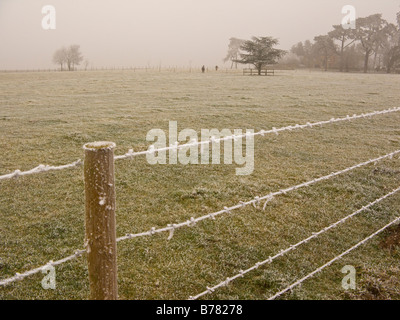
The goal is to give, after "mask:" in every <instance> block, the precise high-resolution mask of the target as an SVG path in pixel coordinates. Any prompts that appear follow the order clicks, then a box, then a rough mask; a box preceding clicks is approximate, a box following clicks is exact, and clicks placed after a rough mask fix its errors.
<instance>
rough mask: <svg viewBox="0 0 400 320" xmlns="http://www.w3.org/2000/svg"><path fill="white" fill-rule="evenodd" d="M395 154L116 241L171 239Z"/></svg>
mask: <svg viewBox="0 0 400 320" xmlns="http://www.w3.org/2000/svg"><path fill="white" fill-rule="evenodd" d="M397 154H400V150H397V151H394V152H392V153H388V154H386V155H384V156H381V157H378V158H375V159H371V160H368V161H365V162H363V163H360V164H357V165H355V166H352V167H349V168H346V169H344V170H340V171H337V172H333V173H331V174H328V175H326V176H323V177H320V178H316V179H314V180H310V181H307V182H304V183H301V184H298V185H296V186H293V187H290V188H286V189H281V190H279V191H276V192H273V193H270V194H268V195H266V196H263V197H258V196H257V197H255V198H254V199H252V200H250V201H247V202H244V201H241V202H240V203H239V204H237V205H234V206H231V207H224V209H223V210H220V211H217V212H213V213H209V214H206V215H203V216H201V217H198V218H193V217H192V218H191V219H190V220H187V221H184V222H181V223H177V224H169V225H167V226H166V227H164V228H160V229H156V228H152V229H151V230H149V231H145V232H141V233H137V234H127V235H125V236H123V237H120V238H118V239H117V241H118V242H120V241H124V240H130V239H134V238H138V237H145V236H152V235H155V234H158V233H163V232H169V233H170V236H169V239H171V238H172V236H173V235H174V231H175V230H176V229H179V228H183V227H190V226H194V225H196V224H197V223H198V222H201V221H204V220H208V219H211V220H215V218H216V217H217V216H220V215H223V214H231V213H232V211H233V210H237V209H241V208H244V207H246V206H249V205H253V206H257V205H258V204H259V203H260V202H262V201H265V204H264V208H263V209H265V207H266V205H267V204H268V203H269V202H270V201H272V200H273V199H274V198H275V197H277V196H279V195H283V194H287V193H288V192H291V191H294V190H297V189H300V188H304V187H308V186H311V185H313V184H315V183H317V182H321V181H324V180H328V179H331V178H333V177H336V176H338V175H341V174H344V173H346V172H349V171H351V170H354V169H357V168H360V167H363V166H366V165H368V164H371V163H376V162H379V161H381V160H384V159H387V158H390V159H391V158H393V156H395V155H397Z"/></svg>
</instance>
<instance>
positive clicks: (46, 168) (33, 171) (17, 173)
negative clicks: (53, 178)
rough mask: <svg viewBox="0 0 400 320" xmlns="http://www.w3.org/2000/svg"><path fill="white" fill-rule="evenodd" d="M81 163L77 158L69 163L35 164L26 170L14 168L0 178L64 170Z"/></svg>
mask: <svg viewBox="0 0 400 320" xmlns="http://www.w3.org/2000/svg"><path fill="white" fill-rule="evenodd" d="M81 165H82V160H78V161H75V162H72V163H70V164H65V165H62V166H46V165H43V164H41V165H39V166H37V167H36V168H33V169H31V170H28V171H21V170H15V171H14V172H13V173H9V174H5V175H2V176H0V180H7V179H12V178H17V177H22V176H27V175H31V174H37V173H41V172H48V171H58V170H65V169H70V168H75V167H79V166H81Z"/></svg>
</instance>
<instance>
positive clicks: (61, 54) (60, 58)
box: [53, 47, 67, 71]
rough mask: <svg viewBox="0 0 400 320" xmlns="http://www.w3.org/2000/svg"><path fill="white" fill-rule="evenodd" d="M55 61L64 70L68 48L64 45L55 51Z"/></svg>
mask: <svg viewBox="0 0 400 320" xmlns="http://www.w3.org/2000/svg"><path fill="white" fill-rule="evenodd" d="M53 62H54V63H55V64H59V65H60V70H61V71H63V65H64V63H66V62H67V49H66V48H65V47H62V48H61V49H58V50H57V51H56V52H54V55H53Z"/></svg>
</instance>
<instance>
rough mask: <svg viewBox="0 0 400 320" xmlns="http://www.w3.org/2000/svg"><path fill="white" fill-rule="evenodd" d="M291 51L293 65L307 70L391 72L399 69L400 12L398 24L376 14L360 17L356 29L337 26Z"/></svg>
mask: <svg viewBox="0 0 400 320" xmlns="http://www.w3.org/2000/svg"><path fill="white" fill-rule="evenodd" d="M290 52H291V53H292V54H293V55H294V57H293V56H292V62H295V63H296V61H295V60H297V62H298V63H299V64H300V65H302V66H304V67H308V68H323V69H324V70H328V69H330V68H334V69H338V70H339V71H341V72H344V71H346V72H348V71H351V70H360V69H361V70H363V71H364V73H367V72H368V71H369V70H371V69H373V70H376V71H386V72H387V73H391V72H393V71H395V70H396V69H398V68H400V12H398V13H397V23H396V24H393V23H389V22H388V21H386V20H385V19H383V18H382V15H381V14H373V15H370V16H368V17H365V18H358V19H357V20H356V27H355V29H345V28H343V26H342V25H334V26H333V30H331V31H330V32H329V33H328V34H326V35H319V36H316V37H315V38H314V41H313V42H312V41H310V40H306V41H304V42H299V43H298V44H296V45H294V46H293V47H292V48H291V50H290Z"/></svg>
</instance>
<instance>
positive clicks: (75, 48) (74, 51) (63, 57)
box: [53, 45, 83, 71]
mask: <svg viewBox="0 0 400 320" xmlns="http://www.w3.org/2000/svg"><path fill="white" fill-rule="evenodd" d="M82 61H83V56H82V53H81V51H80V46H79V45H72V46H69V47H68V48H65V47H62V48H61V49H59V50H57V51H56V52H55V53H54V55H53V62H54V63H55V64H59V65H60V66H61V71H62V70H63V65H64V64H66V65H67V68H68V71H71V70H75V66H78V65H80V63H81V62H82Z"/></svg>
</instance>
